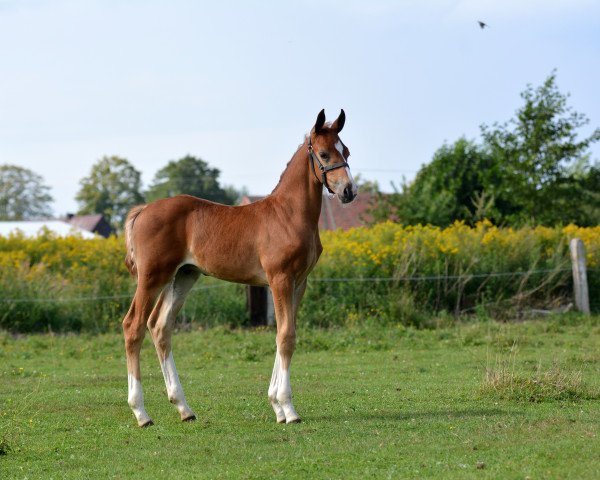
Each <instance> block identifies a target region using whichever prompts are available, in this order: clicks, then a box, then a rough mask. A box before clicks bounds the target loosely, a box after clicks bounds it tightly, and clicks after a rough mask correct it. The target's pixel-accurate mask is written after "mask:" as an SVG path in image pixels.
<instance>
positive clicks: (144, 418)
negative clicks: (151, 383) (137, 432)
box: [127, 373, 151, 426]
mask: <svg viewBox="0 0 600 480" xmlns="http://www.w3.org/2000/svg"><path fill="white" fill-rule="evenodd" d="M127 384H128V386H129V393H128V395H127V403H129V406H130V407H131V410H132V411H133V414H134V415H135V418H136V420H137V422H138V425H140V426H142V425H144V424H146V423H148V422H149V421H151V420H150V416H149V415H148V413H146V409H145V408H144V393H143V391H142V383H141V382H140V381H139V380H138V379H137V378H135V377H134V376H133V375H132V374H131V373H129V374H128V375H127Z"/></svg>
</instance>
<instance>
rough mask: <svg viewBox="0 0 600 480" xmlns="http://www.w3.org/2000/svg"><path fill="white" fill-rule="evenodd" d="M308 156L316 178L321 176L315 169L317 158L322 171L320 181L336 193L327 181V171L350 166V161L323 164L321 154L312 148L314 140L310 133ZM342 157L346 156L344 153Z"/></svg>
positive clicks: (330, 191)
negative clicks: (320, 158)
mask: <svg viewBox="0 0 600 480" xmlns="http://www.w3.org/2000/svg"><path fill="white" fill-rule="evenodd" d="M308 158H309V159H310V161H311V162H310V164H311V165H312V171H313V174H314V175H315V178H316V179H317V180H319V177H318V176H317V172H316V170H315V160H316V161H317V164H318V165H319V170H320V171H321V180H319V181H320V182H321V183H322V184H323V185H325V188H326V189H327V190H328V191H329V193H331V194H334V193H335V192H334V191H333V190H332V189H331V188H329V185H328V183H327V172H331V171H332V170H335V169H337V168H342V167H348V168H350V166H349V165H348V163H347V162H346V161H345V160H344V161H343V162H338V163H334V164H333V165H327V166H325V165H323V163H321V160H319V156H318V155H317V153H316V152H315V151H314V150H313V148H312V140H311V138H310V135H309V136H308ZM342 158H344V156H343V155H342Z"/></svg>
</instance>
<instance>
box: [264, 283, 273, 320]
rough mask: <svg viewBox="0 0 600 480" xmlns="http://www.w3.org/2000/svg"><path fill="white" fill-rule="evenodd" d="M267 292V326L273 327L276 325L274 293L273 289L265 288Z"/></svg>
mask: <svg viewBox="0 0 600 480" xmlns="http://www.w3.org/2000/svg"><path fill="white" fill-rule="evenodd" d="M265 289H266V290H267V325H268V326H269V327H273V326H274V325H275V304H274V303H273V292H271V287H265Z"/></svg>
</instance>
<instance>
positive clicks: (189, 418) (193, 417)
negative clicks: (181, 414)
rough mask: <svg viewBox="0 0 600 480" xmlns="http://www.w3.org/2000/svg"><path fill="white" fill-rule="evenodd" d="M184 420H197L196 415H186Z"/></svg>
mask: <svg viewBox="0 0 600 480" xmlns="http://www.w3.org/2000/svg"><path fill="white" fill-rule="evenodd" d="M181 421H182V422H195V421H196V415H191V416H189V417H186V418H184V419H182V420H181Z"/></svg>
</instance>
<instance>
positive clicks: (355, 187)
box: [335, 140, 358, 195]
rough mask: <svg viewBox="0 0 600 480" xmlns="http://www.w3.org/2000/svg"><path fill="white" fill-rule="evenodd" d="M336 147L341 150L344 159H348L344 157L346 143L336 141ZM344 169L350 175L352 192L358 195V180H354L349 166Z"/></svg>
mask: <svg viewBox="0 0 600 480" xmlns="http://www.w3.org/2000/svg"><path fill="white" fill-rule="evenodd" d="M335 149H336V150H337V151H338V152H340V155H341V156H342V158H343V159H344V161H346V159H345V158H344V145H343V144H342V142H341V141H340V140H338V141H337V142H335ZM344 170H346V175H348V180H350V184H351V185H352V193H354V195H356V194H357V193H358V186H357V185H356V182H355V181H354V178H352V174H351V173H350V169H349V168H348V167H345V168H344Z"/></svg>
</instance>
